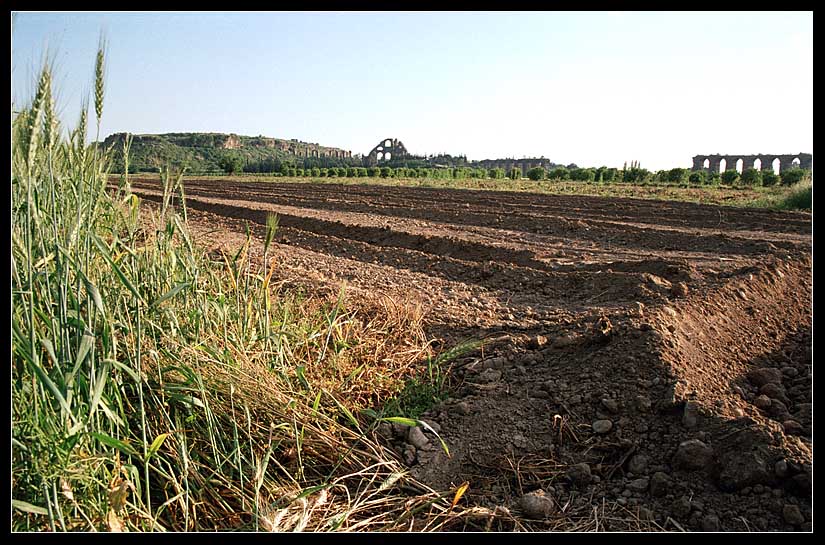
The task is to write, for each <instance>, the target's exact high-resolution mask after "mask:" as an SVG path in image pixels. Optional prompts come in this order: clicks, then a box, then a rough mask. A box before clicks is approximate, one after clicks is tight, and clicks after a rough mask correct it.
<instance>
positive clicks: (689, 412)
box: [682, 401, 699, 429]
mask: <svg viewBox="0 0 825 545" xmlns="http://www.w3.org/2000/svg"><path fill="white" fill-rule="evenodd" d="M698 416H699V410H698V408H697V406H696V403H694V402H692V401H686V402H685V408H684V411H683V412H682V425H683V426H684V427H686V428H688V429H693V428H695V427H696V424H697V422H698Z"/></svg>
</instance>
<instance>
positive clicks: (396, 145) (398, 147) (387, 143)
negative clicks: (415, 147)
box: [367, 138, 408, 165]
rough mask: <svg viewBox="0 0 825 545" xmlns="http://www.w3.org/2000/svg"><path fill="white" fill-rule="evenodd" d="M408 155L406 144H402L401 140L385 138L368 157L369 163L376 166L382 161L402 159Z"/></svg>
mask: <svg viewBox="0 0 825 545" xmlns="http://www.w3.org/2000/svg"><path fill="white" fill-rule="evenodd" d="M407 153H408V152H407V148H405V147H404V143H403V142H401V140H399V139H397V138H385V139H383V140H381V141H380V142H379V143H378V145H376V146H375V147H374V148H372V151H370V153H369V155H367V163H369V164H370V165H375V164H377V163H379V162H381V161H390V160H392V159H400V158H402V157H404V156H406V155H407Z"/></svg>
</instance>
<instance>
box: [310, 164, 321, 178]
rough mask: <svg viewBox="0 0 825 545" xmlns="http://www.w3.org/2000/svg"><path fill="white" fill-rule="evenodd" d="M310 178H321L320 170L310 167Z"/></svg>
mask: <svg viewBox="0 0 825 545" xmlns="http://www.w3.org/2000/svg"><path fill="white" fill-rule="evenodd" d="M312 176H313V177H314V178H320V177H321V169H320V168H318V167H312Z"/></svg>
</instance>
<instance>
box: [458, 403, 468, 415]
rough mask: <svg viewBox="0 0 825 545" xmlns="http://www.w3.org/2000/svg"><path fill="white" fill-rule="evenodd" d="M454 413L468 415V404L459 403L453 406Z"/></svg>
mask: <svg viewBox="0 0 825 545" xmlns="http://www.w3.org/2000/svg"><path fill="white" fill-rule="evenodd" d="M455 412H457V413H458V414H464V415H467V414H470V404H469V403H467V402H466V401H459V402H458V403H456V405H455Z"/></svg>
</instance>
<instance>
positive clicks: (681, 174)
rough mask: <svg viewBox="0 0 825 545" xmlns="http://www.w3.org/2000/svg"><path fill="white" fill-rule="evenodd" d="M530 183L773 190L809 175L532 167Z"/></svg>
mask: <svg viewBox="0 0 825 545" xmlns="http://www.w3.org/2000/svg"><path fill="white" fill-rule="evenodd" d="M527 177H528V178H529V179H531V180H536V181H538V180H576V181H585V182H605V183H610V182H624V183H637V184H638V183H657V184H678V185H682V184H693V185H719V184H720V183H723V184H726V185H733V184H736V183H741V184H742V185H747V186H772V185H776V184H779V183H781V184H784V185H792V184H795V183H797V182H799V181H801V180H803V179H804V178H806V177H810V171H807V170H803V169H801V168H791V169H788V170H785V171H783V172H782V173H781V174H775V173H774V172H773V171H772V170H763V171H759V170H756V169H754V168H749V169H745V170H744V171H742V173H741V174H740V173H739V172H737V171H736V170H727V171H725V172H722V173H721V174H720V173H711V172H707V171H695V172H693V171H691V170H689V169H686V168H672V169H670V170H660V171H658V172H651V171H649V170H647V169H645V168H641V167H639V166H637V164H636V163H634V164H633V165H632V166H631V167H630V168H627V167H625V168H623V169H621V170H619V169H616V168H608V167H600V168H576V169H566V168H564V167H559V168H555V169H552V170H550V171H549V172H548V171H547V170H545V169H544V168H542V167H535V168H532V169H530V170H529V171H528V172H527Z"/></svg>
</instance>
